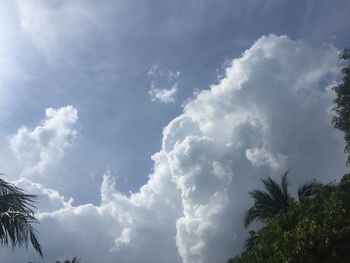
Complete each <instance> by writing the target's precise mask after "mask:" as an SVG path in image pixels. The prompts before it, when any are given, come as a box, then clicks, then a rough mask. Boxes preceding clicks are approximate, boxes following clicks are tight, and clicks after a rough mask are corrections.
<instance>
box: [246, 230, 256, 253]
mask: <svg viewBox="0 0 350 263" xmlns="http://www.w3.org/2000/svg"><path fill="white" fill-rule="evenodd" d="M258 240H259V233H258V232H256V231H253V230H252V231H249V237H248V238H247V240H246V241H245V245H244V247H245V249H246V250H247V251H249V250H253V249H255V248H257V246H258Z"/></svg>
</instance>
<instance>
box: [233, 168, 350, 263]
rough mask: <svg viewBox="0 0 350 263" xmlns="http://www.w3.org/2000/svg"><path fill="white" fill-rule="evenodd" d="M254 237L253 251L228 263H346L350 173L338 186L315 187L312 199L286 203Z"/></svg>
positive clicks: (349, 253)
mask: <svg viewBox="0 0 350 263" xmlns="http://www.w3.org/2000/svg"><path fill="white" fill-rule="evenodd" d="M254 236H255V237H257V238H256V240H255V242H256V244H255V246H254V248H253V249H247V250H246V251H244V252H243V253H242V254H241V255H239V256H236V257H235V258H233V259H230V260H229V261H228V263H239V262H245V263H250V262H254V263H259V262H271V263H275V262H276V263H280V262H285V263H289V262H290V263H293V262H305V263H316V262H321V263H322V262H330V263H332V262H334V263H343V262H344V263H345V262H349V258H350V249H349V248H350V174H347V175H345V176H344V177H343V178H342V180H341V182H340V183H339V184H338V185H334V184H328V185H320V184H317V185H316V186H315V187H314V189H313V194H312V197H310V198H308V199H307V200H306V201H305V202H303V203H296V202H294V203H290V205H289V207H288V209H287V210H280V211H279V212H278V213H277V214H276V215H275V216H274V217H273V218H272V219H271V220H270V221H269V223H268V224H267V225H266V226H265V227H263V228H262V229H261V230H260V231H259V232H258V233H254Z"/></svg>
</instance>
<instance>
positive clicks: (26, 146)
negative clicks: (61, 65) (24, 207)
mask: <svg viewBox="0 0 350 263" xmlns="http://www.w3.org/2000/svg"><path fill="white" fill-rule="evenodd" d="M77 120H78V111H77V110H76V109H75V108H74V107H72V106H66V107H62V108H60V109H57V110H56V109H53V108H48V109H46V112H45V119H44V120H43V121H42V122H41V124H40V125H38V126H37V127H35V128H34V129H33V130H30V129H28V128H27V127H25V126H23V127H22V128H20V129H19V130H18V131H17V133H16V134H15V135H13V136H12V137H11V138H10V140H9V143H10V149H11V150H12V152H13V153H14V155H15V156H16V158H17V159H18V160H19V161H20V162H21V163H22V164H23V165H24V170H23V175H34V174H39V175H43V174H44V172H45V171H46V169H47V168H48V167H49V166H51V165H53V164H54V163H57V162H58V161H60V160H61V159H62V158H63V156H64V152H65V150H66V149H67V148H69V147H71V145H72V143H73V141H74V139H75V138H76V137H77V131H76V130H75V129H74V125H75V123H76V121H77Z"/></svg>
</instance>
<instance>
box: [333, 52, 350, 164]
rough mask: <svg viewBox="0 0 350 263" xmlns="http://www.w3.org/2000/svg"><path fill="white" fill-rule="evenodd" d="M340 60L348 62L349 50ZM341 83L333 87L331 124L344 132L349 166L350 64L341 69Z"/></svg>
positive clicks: (342, 54) (349, 58) (349, 57)
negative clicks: (333, 112)
mask: <svg viewBox="0 0 350 263" xmlns="http://www.w3.org/2000/svg"><path fill="white" fill-rule="evenodd" d="M340 58H341V59H344V60H350V49H345V50H344V51H343V52H342V53H341V54H340ZM342 73H343V77H342V82H341V83H340V84H338V85H336V86H334V87H333V90H334V91H335V92H336V95H337V97H336V98H335V99H334V103H335V107H334V111H335V112H336V116H334V118H333V120H332V123H333V125H334V128H336V129H339V130H341V131H342V132H344V138H345V142H346V145H345V150H344V151H345V153H347V154H348V157H347V162H346V164H347V165H348V166H350V64H349V65H348V66H347V67H345V68H343V69H342Z"/></svg>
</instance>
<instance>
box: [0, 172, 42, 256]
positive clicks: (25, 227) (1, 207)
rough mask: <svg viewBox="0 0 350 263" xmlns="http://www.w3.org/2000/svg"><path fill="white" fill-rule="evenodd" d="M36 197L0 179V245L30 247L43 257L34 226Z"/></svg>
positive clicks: (35, 221)
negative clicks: (29, 245)
mask: <svg viewBox="0 0 350 263" xmlns="http://www.w3.org/2000/svg"><path fill="white" fill-rule="evenodd" d="M35 201H36V196H35V195H28V194H25V193H24V192H23V191H22V190H21V189H19V188H18V187H16V186H13V185H11V184H9V183H8V182H6V181H4V180H2V179H0V244H1V245H3V246H8V245H12V247H15V246H22V245H26V246H28V243H29V242H31V243H32V245H33V247H34V249H35V250H36V251H37V252H38V253H39V254H40V256H42V255H43V253H42V249H41V245H40V243H39V240H38V237H37V234H36V231H35V229H34V228H33V226H32V224H33V223H37V220H36V218H35V217H34V211H33V209H34V208H35V207H34V205H33V203H34V202H35Z"/></svg>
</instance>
